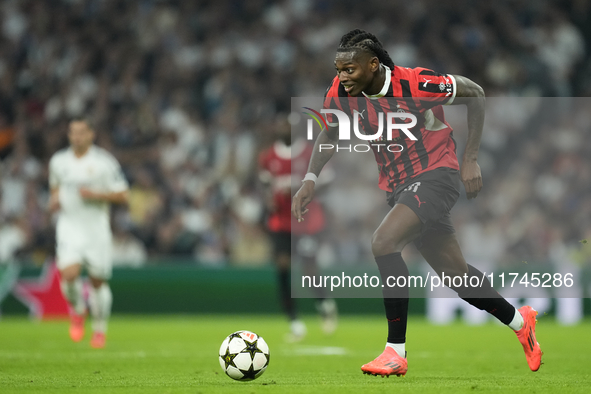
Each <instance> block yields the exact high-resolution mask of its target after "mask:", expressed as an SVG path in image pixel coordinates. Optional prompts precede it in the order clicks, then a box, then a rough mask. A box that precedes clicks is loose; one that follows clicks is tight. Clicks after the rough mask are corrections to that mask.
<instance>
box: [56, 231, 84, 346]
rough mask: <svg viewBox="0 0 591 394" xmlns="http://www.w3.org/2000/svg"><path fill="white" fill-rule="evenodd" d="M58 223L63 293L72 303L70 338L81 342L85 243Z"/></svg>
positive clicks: (82, 332)
mask: <svg viewBox="0 0 591 394" xmlns="http://www.w3.org/2000/svg"><path fill="white" fill-rule="evenodd" d="M67 230H68V229H67V228H66V229H64V227H63V226H60V224H59V223H58V227H57V231H56V233H57V234H56V235H57V237H56V238H57V242H56V243H57V247H56V260H57V268H58V270H59V271H60V278H61V279H60V285H61V289H62V293H63V295H64V297H65V298H66V300H67V301H68V304H69V305H70V329H69V332H70V338H71V339H72V340H73V341H74V342H79V341H81V340H82V338H84V319H85V317H86V302H85V301H84V294H83V285H82V279H81V278H80V273H81V271H82V261H83V255H82V250H83V245H82V242H81V240H80V239H79V238H77V237H76V236H75V234H74V233H72V232H69V231H67Z"/></svg>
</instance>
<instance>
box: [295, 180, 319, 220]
mask: <svg viewBox="0 0 591 394" xmlns="http://www.w3.org/2000/svg"><path fill="white" fill-rule="evenodd" d="M314 186H315V184H314V182H312V181H305V182H304V184H303V185H302V187H300V190H298V191H297V193H296V194H295V196H293V199H292V203H291V214H292V215H293V216H294V217H295V218H296V219H297V220H298V222H301V221H303V220H304V218H303V216H304V215H305V214H306V213H307V212H308V210H307V209H306V206H307V205H308V204H310V201H312V199H313V198H314Z"/></svg>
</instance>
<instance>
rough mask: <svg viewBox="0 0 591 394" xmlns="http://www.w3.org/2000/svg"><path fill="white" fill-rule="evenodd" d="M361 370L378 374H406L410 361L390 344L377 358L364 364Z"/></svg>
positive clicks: (370, 373)
mask: <svg viewBox="0 0 591 394" xmlns="http://www.w3.org/2000/svg"><path fill="white" fill-rule="evenodd" d="M361 370H362V371H363V373H364V374H368V375H374V376H378V375H381V376H382V377H384V376H388V377H389V376H390V375H396V376H404V375H406V371H408V363H407V361H406V358H403V357H400V356H399V355H398V353H396V350H394V349H392V348H391V347H389V346H386V349H385V350H384V352H383V353H382V354H380V355H379V356H378V357H377V358H376V359H375V360H373V361H371V362H369V363H367V364H365V365H363V366H362V367H361Z"/></svg>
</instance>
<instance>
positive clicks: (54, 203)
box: [48, 193, 61, 213]
mask: <svg viewBox="0 0 591 394" xmlns="http://www.w3.org/2000/svg"><path fill="white" fill-rule="evenodd" d="M48 208H49V212H51V213H54V212H57V211H59V210H60V209H61V205H60V199H59V195H58V194H57V193H51V195H50V196H49V207H48Z"/></svg>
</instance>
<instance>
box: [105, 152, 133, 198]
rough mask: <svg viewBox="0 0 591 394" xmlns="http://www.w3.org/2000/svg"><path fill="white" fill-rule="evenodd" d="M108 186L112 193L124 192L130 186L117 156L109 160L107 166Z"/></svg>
mask: <svg viewBox="0 0 591 394" xmlns="http://www.w3.org/2000/svg"><path fill="white" fill-rule="evenodd" d="M107 188H108V189H109V190H110V191H111V192H112V193H119V192H123V191H125V190H127V189H128V188H129V184H128V183H127V179H125V175H124V174H123V170H122V169H121V166H120V165H119V162H117V160H115V158H112V159H111V160H109V163H108V166H107Z"/></svg>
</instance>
